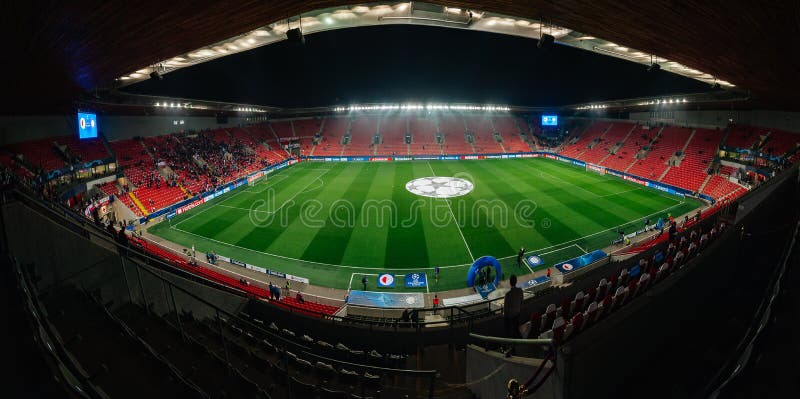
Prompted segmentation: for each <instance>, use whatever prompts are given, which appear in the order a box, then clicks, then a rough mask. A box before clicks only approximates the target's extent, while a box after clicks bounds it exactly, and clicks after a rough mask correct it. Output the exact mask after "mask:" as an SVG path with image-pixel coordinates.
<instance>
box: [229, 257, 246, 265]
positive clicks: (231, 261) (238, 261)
mask: <svg viewBox="0 0 800 399" xmlns="http://www.w3.org/2000/svg"><path fill="white" fill-rule="evenodd" d="M230 263H231V264H234V265H236V266H241V267H247V263H244V262H242V261H240V260H236V259H233V258H231V260H230Z"/></svg>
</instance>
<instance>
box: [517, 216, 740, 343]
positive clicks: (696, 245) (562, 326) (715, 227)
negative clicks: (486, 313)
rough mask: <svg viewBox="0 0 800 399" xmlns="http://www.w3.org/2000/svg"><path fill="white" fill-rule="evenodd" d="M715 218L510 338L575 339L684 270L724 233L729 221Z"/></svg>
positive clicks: (533, 317) (692, 224)
mask: <svg viewBox="0 0 800 399" xmlns="http://www.w3.org/2000/svg"><path fill="white" fill-rule="evenodd" d="M715 219H716V218H715V215H709V219H708V220H706V221H705V222H698V220H699V219H697V220H695V219H692V220H690V221H689V223H688V224H689V226H686V227H684V229H683V231H682V232H680V233H679V234H677V235H675V236H673V237H671V238H670V239H668V240H666V241H664V242H663V243H661V244H660V245H658V246H656V247H655V248H654V249H653V250H652V251H649V252H648V253H646V254H645V255H642V256H641V258H639V259H638V261H634V262H633V263H632V264H631V265H630V266H629V267H623V268H622V269H621V270H620V271H619V272H614V273H612V275H610V276H608V277H607V278H602V279H601V280H600V281H599V282H598V283H597V284H596V285H590V288H589V289H587V290H585V292H584V290H581V291H578V292H577V293H576V294H575V295H574V297H573V296H572V295H569V296H566V297H564V298H563V299H562V301H561V302H560V304H559V305H556V303H551V304H550V305H548V306H547V307H546V308H544V309H542V310H534V311H533V312H531V313H530V317H529V319H528V321H527V322H525V323H524V324H521V325H519V324H518V323H517V324H515V325H518V326H519V328H518V329H515V328H511V329H510V330H507V334H508V335H509V336H510V337H517V338H519V337H521V338H537V337H538V338H552V339H553V340H554V341H555V343H556V344H559V343H562V342H564V341H566V340H568V339H570V338H571V337H572V336H574V335H575V334H577V333H579V332H580V331H582V330H583V329H585V328H587V327H588V326H590V325H591V324H593V323H595V322H596V321H598V320H600V319H602V318H604V317H605V316H606V315H608V314H609V313H611V312H612V311H614V310H616V309H618V308H620V307H622V306H624V305H626V304H627V303H629V302H630V301H631V300H632V299H633V298H635V297H637V296H639V295H641V294H642V293H644V292H645V291H646V290H647V289H649V288H650V287H651V286H652V285H654V284H657V283H659V282H660V281H663V280H664V279H665V278H666V277H667V276H669V275H670V274H672V273H673V272H675V271H676V270H679V269H681V268H683V267H685V266H686V265H687V264H688V263H689V261H690V260H691V259H693V258H694V257H695V256H697V255H699V254H700V253H701V252H702V251H703V250H704V249H705V248H706V247H707V246H708V245H709V243H710V242H712V241H713V240H714V239H715V238H717V237H718V236H719V235H720V234H721V233H722V232H723V231H724V230H725V228H726V224H725V222H724V221H716V220H715ZM513 312H518V307H515V308H513V309H512V313H513ZM512 316H513V315H512ZM507 319H508V318H507ZM512 319H513V317H512Z"/></svg>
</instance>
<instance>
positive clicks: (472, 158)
mask: <svg viewBox="0 0 800 399" xmlns="http://www.w3.org/2000/svg"><path fill="white" fill-rule="evenodd" d="M485 158H486V157H484V156H483V155H464V156H462V157H461V159H464V160H469V161H474V160H478V159H485Z"/></svg>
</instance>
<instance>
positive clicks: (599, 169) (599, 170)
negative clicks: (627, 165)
mask: <svg viewBox="0 0 800 399" xmlns="http://www.w3.org/2000/svg"><path fill="white" fill-rule="evenodd" d="M586 170H591V171H594V172H597V173H600V174H601V175H604V174H605V173H606V168H605V167H603V166H600V165H595V164H593V163H587V164H586Z"/></svg>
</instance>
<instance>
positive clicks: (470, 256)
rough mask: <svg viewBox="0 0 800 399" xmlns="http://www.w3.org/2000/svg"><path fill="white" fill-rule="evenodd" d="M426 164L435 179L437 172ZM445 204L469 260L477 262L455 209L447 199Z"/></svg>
mask: <svg viewBox="0 0 800 399" xmlns="http://www.w3.org/2000/svg"><path fill="white" fill-rule="evenodd" d="M425 163H426V164H428V169H430V170H431V173H433V176H434V177H435V176H436V172H434V171H433V167H432V166H431V163H430V162H428V161H425ZM444 202H445V203H446V204H447V208H448V209H450V216H452V217H453V222H455V224H456V229H458V234H460V235H461V240H462V241H464V246H465V247H466V248H467V253H469V258H470V259H472V261H473V262H475V256H473V255H472V250H471V249H469V244H467V239H466V238H464V233H462V232H461V226H459V225H458V219H456V214H455V213H453V207H452V206H450V201H449V200H447V199H445V200H444Z"/></svg>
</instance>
